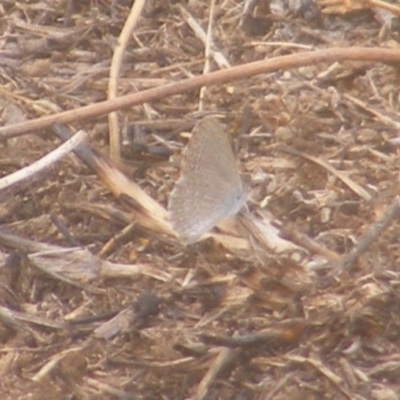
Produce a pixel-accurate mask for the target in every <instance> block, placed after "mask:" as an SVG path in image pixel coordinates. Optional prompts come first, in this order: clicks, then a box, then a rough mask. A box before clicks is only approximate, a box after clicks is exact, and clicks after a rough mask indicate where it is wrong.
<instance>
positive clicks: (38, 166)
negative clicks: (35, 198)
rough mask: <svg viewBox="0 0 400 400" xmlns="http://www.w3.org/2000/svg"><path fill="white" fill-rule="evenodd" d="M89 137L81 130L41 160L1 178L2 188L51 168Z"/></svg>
mask: <svg viewBox="0 0 400 400" xmlns="http://www.w3.org/2000/svg"><path fill="white" fill-rule="evenodd" d="M87 137H88V134H87V133H86V132H84V131H79V132H78V133H76V134H75V135H74V136H73V137H72V138H71V139H69V140H67V141H66V142H64V143H63V144H62V145H60V146H59V147H57V148H56V149H55V150H53V151H52V152H51V153H48V154H46V155H45V156H44V157H42V158H41V159H40V160H37V161H35V162H34V163H32V164H31V165H28V166H27V167H25V168H22V169H20V170H19V171H16V172H13V173H12V174H10V175H7V176H5V177H4V178H1V179H0V190H3V189H6V188H9V187H10V186H12V185H15V184H16V183H18V182H22V181H24V180H26V179H28V178H32V177H33V176H34V175H36V174H38V173H39V172H41V171H43V170H45V169H46V168H49V167H50V166H51V165H52V164H54V163H56V162H57V161H59V160H60V159H61V158H62V157H64V156H66V155H67V154H68V153H70V152H71V151H72V150H74V149H75V148H76V147H77V146H79V145H80V144H81V143H82V142H83V141H85V140H86V139H87Z"/></svg>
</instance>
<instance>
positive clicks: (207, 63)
mask: <svg viewBox="0 0 400 400" xmlns="http://www.w3.org/2000/svg"><path fill="white" fill-rule="evenodd" d="M214 6H215V0H211V5H210V13H209V16H208V27H207V38H206V43H205V51H204V56H205V60H204V67H203V75H205V74H207V73H208V72H210V50H211V42H212V36H211V34H212V26H213V17H214ZM206 90H207V86H203V87H202V88H201V89H200V96H199V111H203V109H204V98H205V95H206Z"/></svg>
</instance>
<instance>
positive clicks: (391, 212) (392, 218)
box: [334, 196, 400, 271]
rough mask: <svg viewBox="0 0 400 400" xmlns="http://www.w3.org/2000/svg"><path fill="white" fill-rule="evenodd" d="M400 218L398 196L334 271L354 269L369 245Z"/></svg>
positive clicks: (399, 200)
mask: <svg viewBox="0 0 400 400" xmlns="http://www.w3.org/2000/svg"><path fill="white" fill-rule="evenodd" d="M399 216H400V197H399V196H396V197H395V199H394V200H393V201H392V204H390V206H389V207H388V208H387V209H386V213H385V215H384V216H383V217H382V218H381V219H380V220H379V221H377V222H375V223H374V224H373V225H372V226H371V228H370V230H369V231H368V232H366V233H365V234H364V235H362V236H361V237H360V239H359V240H358V243H357V245H356V246H355V247H354V248H353V249H352V250H351V251H350V252H349V253H347V254H345V255H344V256H343V257H342V259H341V261H340V262H339V264H338V265H337V267H336V268H335V269H334V271H338V270H344V269H347V270H348V271H351V270H352V269H354V262H355V261H356V259H357V257H358V256H360V255H361V254H362V253H364V252H365V251H366V250H367V249H368V247H369V245H370V244H371V243H372V242H373V241H375V240H376V239H377V238H378V237H379V236H380V235H382V233H383V232H384V231H385V230H386V229H387V228H389V226H390V225H392V224H393V223H394V222H396V220H397V219H398V218H399Z"/></svg>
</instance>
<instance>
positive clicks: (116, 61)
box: [108, 0, 146, 165]
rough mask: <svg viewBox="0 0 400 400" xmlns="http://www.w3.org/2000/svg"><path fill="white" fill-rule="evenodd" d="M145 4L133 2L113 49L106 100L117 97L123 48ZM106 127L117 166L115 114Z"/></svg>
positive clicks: (118, 150)
mask: <svg viewBox="0 0 400 400" xmlns="http://www.w3.org/2000/svg"><path fill="white" fill-rule="evenodd" d="M145 3H146V0H136V1H134V2H133V5H132V8H131V11H130V13H129V16H128V18H127V20H126V22H125V25H124V27H123V28H122V31H121V34H120V35H119V38H118V41H117V47H116V48H115V51H114V55H113V58H112V62H111V68H110V79H109V81H108V100H113V99H115V98H116V97H117V91H118V76H119V73H120V71H121V65H122V60H123V58H124V52H125V48H126V46H127V44H128V41H129V38H130V36H131V33H132V31H133V30H134V29H135V27H136V24H137V21H138V19H139V17H140V14H141V12H142V10H143V7H144V5H145ZM108 125H109V130H110V158H111V159H112V160H113V161H114V162H115V163H116V164H117V165H119V163H120V160H121V135H120V130H119V124H118V115H117V113H116V112H111V113H109V115H108Z"/></svg>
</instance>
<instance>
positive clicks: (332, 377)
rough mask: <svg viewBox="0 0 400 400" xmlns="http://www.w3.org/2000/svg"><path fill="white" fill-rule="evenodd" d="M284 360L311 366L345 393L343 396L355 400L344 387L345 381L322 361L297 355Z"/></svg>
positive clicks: (288, 356) (286, 357)
mask: <svg viewBox="0 0 400 400" xmlns="http://www.w3.org/2000/svg"><path fill="white" fill-rule="evenodd" d="M284 358H285V359H286V360H288V361H291V362H295V363H299V364H309V365H311V366H312V367H314V368H315V369H316V370H317V371H318V372H319V373H320V374H321V375H323V376H325V377H326V378H327V379H328V380H329V381H330V382H332V383H333V384H334V385H335V387H336V388H337V389H338V390H339V391H340V392H341V393H343V395H345V396H346V397H347V398H348V399H350V400H354V398H353V397H352V396H351V394H350V393H349V392H348V391H347V390H346V389H345V388H344V387H343V379H342V378H341V377H340V376H339V375H337V374H335V372H333V371H331V370H330V369H328V367H326V366H325V365H324V364H323V363H322V362H321V361H319V360H317V359H315V358H312V357H303V356H297V355H287V356H285V357H284Z"/></svg>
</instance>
